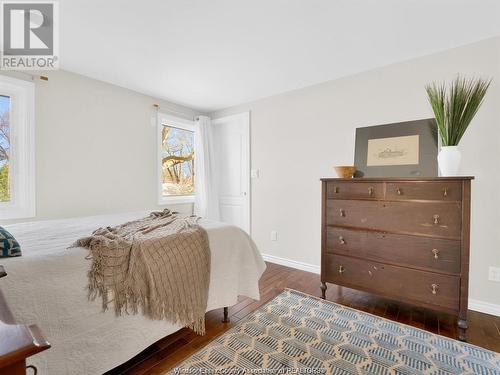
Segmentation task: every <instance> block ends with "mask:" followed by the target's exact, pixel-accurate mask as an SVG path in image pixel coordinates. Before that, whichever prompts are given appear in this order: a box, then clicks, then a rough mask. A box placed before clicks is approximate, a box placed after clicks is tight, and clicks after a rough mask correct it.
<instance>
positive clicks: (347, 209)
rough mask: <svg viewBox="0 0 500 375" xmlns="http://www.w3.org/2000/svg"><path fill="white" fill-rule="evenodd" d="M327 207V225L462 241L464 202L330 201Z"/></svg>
mask: <svg viewBox="0 0 500 375" xmlns="http://www.w3.org/2000/svg"><path fill="white" fill-rule="evenodd" d="M326 205H327V210H326V223H327V225H337V226H348V227H353V228H360V229H370V230H378V231H382V232H386V231H387V232H393V233H394V232H396V233H402V234H416V235H418V234H420V235H428V236H437V237H444V238H453V239H460V237H461V229H462V224H461V213H462V212H461V204H460V202H440V203H438V204H437V203H433V202H402V201H401V202H394V201H390V202H389V201H356V200H343V199H339V200H334V199H328V200H327V203H326Z"/></svg>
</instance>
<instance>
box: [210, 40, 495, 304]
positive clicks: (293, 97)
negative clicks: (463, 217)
mask: <svg viewBox="0 0 500 375" xmlns="http://www.w3.org/2000/svg"><path fill="white" fill-rule="evenodd" d="M457 73H462V74H467V75H474V76H484V77H494V78H495V80H494V82H493V85H492V87H491V89H490V91H489V93H488V96H487V98H486V102H485V103H484V106H483V107H482V109H481V110H480V112H479V114H478V116H477V117H476V119H475V120H474V122H473V123H472V125H471V128H470V129H469V130H468V131H467V133H466V135H465V137H464V138H463V140H462V143H461V145H460V148H461V150H462V157H463V159H462V160H463V163H462V170H461V173H462V174H465V175H474V176H476V180H475V181H474V182H473V193H472V237H471V265H470V272H471V282H470V295H471V298H473V299H477V300H481V301H485V302H490V303H494V304H499V305H500V283H493V282H490V281H488V280H487V275H488V266H489V265H496V266H497V267H500V214H499V212H500V173H499V168H498V162H499V161H500V38H494V39H489V40H485V41H483V42H480V43H476V44H472V45H468V46H465V47H461V48H457V49H453V50H449V51H446V52H443V53H439V54H436V55H432V56H427V57H423V58H419V59H415V60H411V61H407V62H403V63H398V64H395V65H391V66H387V67H384V68H380V69H376V70H373V71H369V72H365V73H362V74H358V75H355V76H350V77H346V78H343V79H339V80H335V81H331V82H327V83H324V84H320V85H316V86H312V87H309V88H305V89H301V90H296V91H292V92H289V93H285V94H282V95H277V96H273V97H270V98H266V99H262V100H259V101H255V102H252V103H248V104H245V105H241V106H237V107H234V108H230V109H226V110H222V111H217V112H215V113H212V114H211V116H212V117H214V118H217V117H222V116H225V115H229V114H234V113H239V112H243V111H251V133H252V134H251V145H252V168H254V169H260V178H259V179H254V180H252V235H253V238H254V239H255V241H256V242H257V244H258V246H259V248H260V250H261V251H262V252H263V253H265V254H269V255H272V256H275V257H280V258H286V259H290V260H293V261H297V262H303V263H307V264H311V265H313V266H319V263H320V182H319V179H320V178H321V177H330V176H331V177H335V173H334V172H333V169H332V166H334V165H345V164H347V165H349V164H352V162H353V159H354V137H355V129H356V127H363V126H370V125H379V124H386V123H392V122H398V121H406V120H414V119H421V118H428V117H433V116H432V112H431V110H430V107H429V105H428V103H427V98H426V93H425V90H424V86H425V84H426V83H429V82H432V81H433V80H438V81H442V80H451V79H453V78H454V77H455V75H456V74H457ZM271 230H277V231H278V241H276V242H273V241H271V237H270V233H271Z"/></svg>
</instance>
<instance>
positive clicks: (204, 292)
mask: <svg viewBox="0 0 500 375" xmlns="http://www.w3.org/2000/svg"><path fill="white" fill-rule="evenodd" d="M197 221H198V218H197V217H191V216H185V215H180V214H177V213H173V212H171V211H170V210H168V209H166V210H164V211H162V212H153V213H151V214H150V215H149V216H148V217H145V218H143V219H139V220H135V221H131V222H128V223H125V224H122V225H119V226H116V227H114V228H110V227H107V228H99V229H97V230H96V231H94V232H93V233H92V235H91V236H89V237H84V238H81V239H79V240H77V241H76V242H75V243H74V244H73V245H72V247H78V246H80V247H85V248H87V249H89V251H90V255H89V257H90V259H91V260H92V264H91V267H90V271H89V272H88V281H89V284H88V289H89V298H90V299H91V300H93V299H95V298H97V297H101V299H102V307H103V309H104V310H106V309H107V308H108V305H109V304H110V303H113V305H114V309H115V313H116V315H122V314H123V313H127V314H128V313H133V314H137V312H138V311H139V310H141V311H142V313H143V314H144V315H145V316H147V317H149V318H151V319H154V320H160V319H164V320H167V321H169V322H171V323H174V324H181V325H183V326H186V327H189V328H191V329H193V330H194V331H195V332H196V333H199V334H204V333H205V311H206V308H207V299H208V287H209V282H210V248H209V243H208V236H207V233H206V231H205V230H204V229H203V228H201V227H200V226H199V225H198V224H197Z"/></svg>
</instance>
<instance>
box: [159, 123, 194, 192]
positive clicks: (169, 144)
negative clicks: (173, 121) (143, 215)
mask: <svg viewBox="0 0 500 375" xmlns="http://www.w3.org/2000/svg"><path fill="white" fill-rule="evenodd" d="M161 158H162V160H161V165H162V168H161V169H162V170H161V173H162V196H164V197H171V196H189V195H194V132H193V131H190V130H186V129H180V128H176V127H173V126H168V125H164V126H163V128H162V134H161Z"/></svg>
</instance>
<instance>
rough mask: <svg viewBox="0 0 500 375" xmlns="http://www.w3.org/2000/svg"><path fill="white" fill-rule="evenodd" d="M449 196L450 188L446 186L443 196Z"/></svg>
mask: <svg viewBox="0 0 500 375" xmlns="http://www.w3.org/2000/svg"><path fill="white" fill-rule="evenodd" d="M447 196H448V188H444V189H443V197H447Z"/></svg>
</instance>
